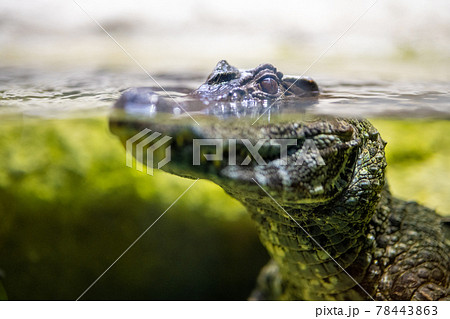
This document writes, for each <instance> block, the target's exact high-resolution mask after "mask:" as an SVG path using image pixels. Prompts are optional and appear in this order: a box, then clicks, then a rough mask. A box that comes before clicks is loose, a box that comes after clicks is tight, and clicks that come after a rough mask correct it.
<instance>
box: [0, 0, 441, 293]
mask: <svg viewBox="0 0 450 319" xmlns="http://www.w3.org/2000/svg"><path fill="white" fill-rule="evenodd" d="M373 3H374V1H356V0H338V1H314V2H311V1H299V0H296V1H291V0H287V1H277V2H274V1H263V0H260V1H237V0H229V1H222V2H214V1H206V0H196V1H195V0H190V1H182V0H172V1H143V0H142V1H140V0H134V1H130V0H128V1H114V2H111V1H105V0H101V1H98V0H96V1H82V0H77V1H72V0H64V1H62V0H59V1H51V0H35V1H20V2H18V1H13V0H2V1H1V2H0V221H1V222H0V282H2V283H3V286H4V289H0V297H2V298H5V297H6V295H7V296H8V298H9V299H12V300H17V299H19V300H21V299H36V300H52V299H57V300H58V299H69V300H74V299H76V298H78V297H79V296H80V294H81V293H82V292H83V291H84V290H85V289H86V288H87V287H88V286H89V285H90V284H91V283H92V282H93V281H94V280H95V279H96V278H97V277H98V276H99V275H100V274H101V273H102V272H103V271H104V270H105V269H106V268H107V267H109V266H110V265H111V263H112V262H113V261H114V260H115V259H116V258H117V257H118V256H119V255H120V254H121V253H122V252H123V251H124V250H125V249H126V248H127V247H128V246H129V245H130V244H131V243H132V242H133V241H134V240H135V239H136V238H137V237H138V236H139V235H140V234H141V233H142V232H143V231H144V230H145V229H146V228H147V227H148V226H149V225H150V224H151V223H152V222H153V221H154V220H155V219H156V218H158V217H159V215H160V214H161V213H162V212H163V211H164V210H165V209H166V208H167V207H169V205H170V204H171V203H172V202H173V200H175V199H176V198H177V197H178V196H179V195H180V194H181V193H182V192H183V191H184V190H185V189H186V188H187V187H188V186H189V185H190V183H191V181H189V180H185V179H182V178H177V177H174V176H171V175H168V174H166V173H162V172H158V173H157V174H155V175H154V176H149V175H145V174H143V173H140V172H137V171H135V170H133V169H130V168H128V167H126V166H125V152H124V150H123V147H122V145H121V144H120V143H119V141H118V140H117V138H116V137H114V136H113V135H112V134H111V133H110V132H109V129H108V111H109V108H110V107H111V105H112V104H113V103H114V100H115V99H117V98H118V96H119V95H120V92H121V91H122V90H124V89H126V88H128V87H132V86H152V85H154V83H153V82H152V80H151V79H150V78H149V77H148V76H147V75H146V74H145V72H144V71H143V70H142V68H143V69H145V70H146V71H147V72H149V73H150V74H151V75H152V76H155V77H156V78H157V79H158V80H159V81H160V82H161V83H162V84H163V85H175V84H176V85H178V86H180V85H181V86H184V87H186V88H189V89H194V88H195V87H196V86H198V85H199V84H200V83H202V81H203V79H204V78H205V77H206V76H207V74H208V72H209V71H210V70H212V68H213V67H214V65H215V64H216V63H217V62H218V61H219V60H221V59H227V60H228V62H230V63H231V64H233V65H235V66H237V67H239V68H253V67H255V66H257V65H258V64H260V63H264V62H269V63H272V64H274V65H276V66H277V67H278V69H279V70H281V71H282V72H284V73H285V74H293V75H300V74H303V73H305V75H308V76H311V77H313V78H314V79H315V80H316V81H317V82H318V83H319V85H320V86H321V89H322V90H323V98H322V99H321V100H320V102H319V104H318V105H317V110H319V111H320V110H322V111H324V112H325V113H326V112H328V111H329V109H330V108H333V109H336V108H338V109H342V110H344V109H346V108H347V109H348V110H350V112H351V114H354V113H355V107H357V109H356V110H357V111H361V114H362V115H366V114H369V115H370V116H371V120H372V122H373V123H374V124H375V126H376V127H377V128H378V129H379V130H380V132H381V133H382V136H383V137H384V139H385V140H387V141H388V147H387V157H388V163H389V167H388V179H389V181H390V184H391V188H392V190H393V193H394V194H396V195H398V196H400V197H401V198H405V199H411V200H417V201H419V202H421V203H424V204H426V205H428V206H430V207H432V208H435V209H437V210H438V211H439V212H440V213H441V214H447V215H448V214H450V200H449V198H448V190H449V189H450V185H449V183H450V182H449V181H450V179H449V176H450V168H449V167H448V158H450V134H449V131H450V129H449V128H450V125H449V121H448V118H449V114H450V103H449V101H450V98H449V90H448V87H449V80H450V63H449V62H450V42H449V41H448V39H450V23H449V21H450V2H449V1H448V0H435V1H432V2H430V1H423V0H409V1H406V0H397V1H385V0H379V1H376V3H375V4H374V5H373V6H372V4H373ZM369 7H370V9H369V10H367V9H368V8H369ZM366 10H367V11H366ZM364 12H366V13H365V14H364V15H363V16H361V15H362V14H363V13H364ZM359 17H360V19H359V20H358V21H357V23H356V24H354V25H353V26H352V28H351V29H350V30H348V28H349V27H350V26H351V25H352V24H353V23H354V22H355V21H356V20H357V19H358V18H359ZM93 19H94V20H95V21H97V22H98V23H99V24H100V25H101V26H102V27H103V28H104V29H105V30H106V31H107V32H108V33H110V35H111V36H113V37H114V39H115V40H116V41H117V42H118V43H119V44H120V45H121V46H122V47H123V48H124V49H125V50H126V51H127V52H128V53H129V54H130V55H131V56H132V57H133V59H134V60H133V59H132V58H130V56H129V55H127V54H126V53H125V52H124V51H123V50H122V48H120V46H119V45H118V44H117V43H116V42H115V41H113V40H112V39H111V38H110V37H109V36H108V35H107V34H106V33H105V31H104V30H102V29H101V28H100V27H99V26H98V25H97V24H96V22H95V21H93ZM346 30H348V31H347V32H346ZM341 36H342V37H341ZM340 37H341V38H340ZM338 39H339V40H338ZM337 40H338V41H337ZM319 58H320V59H319ZM138 64H140V65H141V66H142V68H141V66H139V65H138ZM173 75H177V77H174V76H173ZM174 79H176V81H175V80H174ZM174 81H175V82H176V83H174ZM393 110H395V112H396V113H395V116H393ZM430 110H432V111H433V113H432V116H428V115H429V113H427V112H429V111H430ZM369 111H370V112H369ZM403 111H404V112H405V113H402V112H403ZM366 112H367V113H366ZM356 113H357V112H356ZM267 260H268V257H267V255H266V253H265V251H264V249H263V248H262V247H261V245H260V244H259V241H258V239H257V235H256V233H255V230H254V228H253V225H252V222H251V221H250V220H249V217H248V216H247V215H246V213H245V210H244V208H243V207H242V206H241V205H240V204H239V203H238V202H236V201H234V200H232V199H231V198H229V197H228V196H227V195H226V194H225V193H224V192H223V191H222V190H221V189H220V188H218V187H217V186H215V185H213V184H212V183H209V182H206V181H200V182H198V183H197V184H196V185H195V186H194V187H193V188H192V190H190V191H189V192H188V193H186V195H185V196H184V197H183V198H182V199H181V200H180V201H179V202H178V203H177V204H176V205H174V206H173V207H172V208H171V209H170V211H169V212H168V213H167V214H166V215H165V216H164V217H163V218H161V220H160V221H159V222H158V223H157V224H155V226H154V228H152V229H151V230H150V231H149V232H148V233H147V234H146V235H145V236H144V237H143V238H142V239H141V240H140V241H139V242H138V243H137V244H136V245H135V246H134V247H133V248H132V249H131V250H130V251H129V252H128V253H127V254H126V255H125V256H124V257H123V258H122V259H121V260H120V261H119V262H118V263H117V264H116V265H114V267H112V268H111V270H110V271H109V272H108V273H107V274H106V275H105V276H104V277H103V278H102V279H101V280H100V281H99V282H98V283H97V284H96V285H95V286H94V287H92V289H91V290H90V291H89V292H88V293H86V295H84V296H83V299H86V300H89V299H101V300H114V299H127V300H133V299H135V300H242V299H245V298H246V297H247V296H248V294H249V292H250V291H251V289H252V287H253V285H254V282H255V278H256V276H257V273H258V271H259V269H260V267H261V266H262V265H264V264H265V262H266V261H267ZM0 288H1V287H0ZM3 290H4V291H6V293H5V292H2V291H3Z"/></svg>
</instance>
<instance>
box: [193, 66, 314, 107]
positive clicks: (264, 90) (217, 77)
mask: <svg viewBox="0 0 450 319" xmlns="http://www.w3.org/2000/svg"><path fill="white" fill-rule="evenodd" d="M318 93H319V88H318V86H317V84H316V83H315V82H314V81H313V80H312V79H310V78H307V77H303V78H298V77H297V78H296V77H288V76H283V73H281V72H279V71H277V69H276V68H275V67H274V66H273V65H272V64H268V63H265V64H261V65H259V66H258V67H256V68H254V69H250V70H239V69H237V68H236V67H234V66H232V65H230V64H228V62H227V61H225V60H222V61H220V62H219V63H217V65H216V67H215V68H214V70H213V71H212V72H211V74H210V75H209V76H208V78H207V79H206V82H205V83H203V84H202V85H201V86H200V87H199V88H198V89H197V90H195V91H194V92H193V93H192V95H193V96H196V97H199V98H200V99H201V100H202V101H204V102H205V103H210V102H216V101H222V102H236V101H239V102H247V103H255V102H261V101H268V100H273V99H277V98H280V97H281V96H283V98H285V99H286V98H288V97H297V98H298V97H307V96H317V95H318Z"/></svg>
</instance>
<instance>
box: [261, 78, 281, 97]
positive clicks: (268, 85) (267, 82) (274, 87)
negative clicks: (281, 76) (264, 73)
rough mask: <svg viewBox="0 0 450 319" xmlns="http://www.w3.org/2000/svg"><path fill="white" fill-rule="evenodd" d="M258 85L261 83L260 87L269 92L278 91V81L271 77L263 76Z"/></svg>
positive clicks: (274, 92)
mask: <svg viewBox="0 0 450 319" xmlns="http://www.w3.org/2000/svg"><path fill="white" fill-rule="evenodd" d="M259 85H261V89H262V90H263V91H264V92H266V93H269V94H276V93H278V83H277V81H275V80H274V79H272V78H265V79H264V80H262V81H261V82H259Z"/></svg>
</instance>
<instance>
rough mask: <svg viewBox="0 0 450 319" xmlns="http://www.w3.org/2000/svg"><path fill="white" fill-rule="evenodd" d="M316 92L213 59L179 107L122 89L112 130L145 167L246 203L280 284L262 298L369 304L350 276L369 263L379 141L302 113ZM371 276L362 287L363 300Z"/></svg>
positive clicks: (379, 179) (362, 128) (347, 124)
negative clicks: (202, 182)
mask: <svg viewBox="0 0 450 319" xmlns="http://www.w3.org/2000/svg"><path fill="white" fill-rule="evenodd" d="M287 83H290V84H289V85H288V84H287ZM297 83H298V84H300V85H296V84H297ZM292 88H295V89H294V90H292ZM317 92H318V90H317V85H316V84H315V83H314V82H313V81H312V80H311V79H302V78H300V79H298V81H297V82H295V80H293V81H292V82H289V81H287V80H286V79H285V77H283V76H282V75H281V73H279V72H277V71H276V69H275V68H274V67H273V66H271V65H269V64H263V65H260V66H259V67H257V68H255V69H252V70H248V71H239V70H237V69H236V68H234V67H231V66H229V65H228V64H227V63H226V62H224V61H222V62H219V64H218V66H217V67H216V69H215V70H214V71H213V73H212V74H211V75H210V76H209V77H208V79H207V81H206V83H204V84H203V85H201V86H200V87H199V89H197V90H196V91H194V92H193V93H192V94H190V95H189V99H190V100H189V101H188V102H189V103H187V102H185V103H183V104H179V103H178V104H177V103H176V102H172V101H168V100H167V99H164V98H161V97H160V96H158V95H156V94H155V93H154V92H153V91H151V90H149V89H142V88H141V89H132V90H130V91H128V92H125V93H124V94H123V95H122V97H121V98H120V99H119V100H118V102H117V103H116V105H115V109H114V110H115V112H114V113H113V114H112V116H111V120H110V125H111V129H112V131H113V132H114V133H115V134H116V135H118V136H120V138H121V139H122V142H123V143H124V144H125V145H127V148H128V151H133V153H136V158H138V159H139V161H141V162H143V163H145V164H147V167H148V166H149V165H151V166H154V167H158V168H161V169H163V170H165V171H167V172H170V173H173V174H176V175H178V176H183V177H189V178H204V179H209V180H211V181H213V182H215V183H216V184H218V185H219V186H221V187H222V188H223V189H224V190H225V191H226V192H228V193H229V194H230V195H232V196H233V197H234V198H236V199H238V200H239V201H241V202H242V203H243V204H244V206H246V207H247V209H248V211H249V213H250V215H251V217H252V218H253V219H254V220H255V221H256V224H257V228H258V232H259V235H260V239H261V242H262V243H263V244H264V246H265V247H266V248H267V250H268V252H269V254H270V255H271V256H272V258H273V259H274V261H275V264H276V265H277V267H279V270H280V273H281V278H282V280H283V282H284V284H283V287H284V288H283V289H278V288H276V289H269V290H270V291H277V293H275V294H274V295H272V293H270V294H269V297H268V298H276V299H278V298H281V299H303V300H305V299H306V300H336V299H338V300H352V299H356V300H359V299H367V297H368V293H367V292H365V293H364V292H363V291H362V290H360V289H359V288H358V287H356V286H355V285H356V284H355V282H356V281H355V280H350V279H349V274H351V276H352V277H351V278H357V280H362V279H363V276H365V274H366V270H367V269H368V267H369V264H370V261H371V254H372V252H371V248H370V247H372V246H371V245H372V238H374V236H373V235H372V237H371V236H368V234H367V229H368V228H369V222H370V220H371V218H372V216H373V214H374V213H375V210H376V207H377V205H378V203H379V202H380V200H381V194H382V189H383V184H384V167H385V166H386V163H385V157H384V146H385V143H384V142H383V140H382V139H381V137H380V135H379V134H378V132H377V131H376V129H375V128H374V127H373V126H372V125H371V124H370V123H369V122H368V121H366V120H360V119H343V118H332V117H317V116H311V115H307V114H305V113H302V112H301V110H302V108H301V106H302V105H303V104H304V102H305V100H306V101H307V100H309V101H310V99H311V98H314V96H316V95H317ZM177 108H180V109H184V110H187V111H188V112H189V113H190V116H193V118H195V121H194V120H193V119H191V118H189V116H186V114H183V113H181V112H180V110H179V109H178V110H177ZM292 110H294V113H292V112H290V111H292ZM180 113H181V114H180ZM145 129H146V130H147V131H143V130H145ZM164 143H165V144H164ZM133 145H134V147H133ZM144 145H145V146H147V147H149V148H148V150H150V151H147V152H143V151H142V148H143V146H144ZM280 145H281V146H280ZM169 146H170V154H171V158H170V160H168V152H167V151H168V150H169V148H168V147H169ZM136 149H138V151H136ZM282 149H283V151H282ZM145 154H147V157H145ZM150 156H151V157H150ZM163 164H164V165H163ZM268 194H269V195H270V196H267V195H268ZM287 212H289V216H287V214H288V213H287ZM299 225H303V226H302V229H303V230H304V231H305V232H306V234H307V235H305V233H303V231H302V230H300V228H299V227H298V226H299ZM309 234H312V235H313V236H314V237H315V238H316V239H315V240H316V241H315V242H313V241H312V240H311V239H310V238H309V237H310V235H309ZM317 243H320V245H322V246H323V247H326V250H322V249H324V248H322V249H319V248H318V247H317ZM322 246H321V247H322ZM327 251H330V254H329V255H327V254H328V252H327ZM325 252H326V253H325ZM366 252H367V253H366ZM336 263H338V264H339V265H342V266H339V267H338V266H337V265H336ZM344 268H346V269H347V271H348V273H346V272H343V271H342V269H344ZM376 276H378V275H376ZM376 276H375V277H376ZM375 277H373V278H372V277H370V278H372V279H370V278H369V279H368V283H367V284H364V286H365V287H366V288H367V289H368V290H369V291H370V292H371V293H373V291H374V287H375V286H374V285H373V284H372V283H371V282H370V280H372V281H373V280H375V279H374V278H375ZM275 282H280V281H276V280H275ZM263 290H264V289H263Z"/></svg>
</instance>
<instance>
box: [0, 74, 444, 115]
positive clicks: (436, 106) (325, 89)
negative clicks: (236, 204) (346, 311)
mask: <svg viewBox="0 0 450 319" xmlns="http://www.w3.org/2000/svg"><path fill="white" fill-rule="evenodd" d="M180 73H181V76H180V75H174V74H161V75H160V76H155V79H156V80H157V81H158V83H159V84H160V85H161V86H162V87H163V88H164V90H165V91H166V92H168V93H169V94H170V95H171V96H173V97H182V96H184V95H185V94H186V93H188V92H190V91H192V90H194V89H195V88H197V87H198V86H199V85H200V84H201V83H203V81H204V77H205V75H204V74H193V73H189V72H187V73H182V72H180ZM315 80H316V81H317V82H318V84H319V86H320V89H321V96H320V99H319V101H318V102H317V103H315V104H314V107H310V108H309V109H308V111H309V112H312V113H315V114H332V115H343V116H355V115H356V116H362V117H368V116H377V117H395V118H405V117H408V118H409V117H415V118H417V117H418V118H420V117H423V118H426V117H439V118H449V116H450V92H449V90H448V83H447V82H441V81H436V82H430V81H427V82H420V81H417V82H388V81H381V80H380V81H370V82H368V81H348V80H342V79H333V78H331V79H330V78H323V79H322V78H316V79H315ZM136 86H148V87H151V88H153V89H154V90H155V92H156V93H159V94H160V95H162V96H164V95H165V92H164V91H163V90H162V89H161V87H159V86H158V85H157V84H155V82H153V81H152V80H151V79H149V78H148V77H147V76H146V75H145V74H143V72H137V71H136V72H134V73H132V72H130V71H122V72H119V71H116V72H112V71H107V70H99V71H84V72H83V71H77V72H73V71H66V72H53V73H52V72H42V71H41V70H37V69H20V68H19V69H17V68H3V69H1V70H0V114H5V113H9V114H11V113H12V114H21V113H23V114H25V115H26V114H29V115H39V116H42V117H55V116H63V117H67V116H70V115H71V114H72V115H74V114H76V113H78V116H79V115H80V113H82V112H86V111H91V112H92V111H96V112H104V111H107V110H108V108H109V107H110V106H111V104H112V103H113V101H115V100H116V99H117V98H118V97H119V95H120V92H122V91H123V90H125V89H127V88H129V87H136ZM291 111H292V110H290V112H291Z"/></svg>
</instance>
